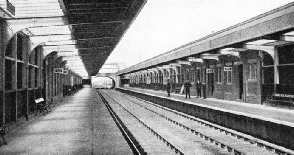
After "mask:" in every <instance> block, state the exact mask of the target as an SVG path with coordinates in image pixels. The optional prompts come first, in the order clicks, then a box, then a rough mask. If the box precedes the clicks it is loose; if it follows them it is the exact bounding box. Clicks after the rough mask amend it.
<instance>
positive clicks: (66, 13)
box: [5, 0, 147, 76]
mask: <svg viewBox="0 0 294 155" xmlns="http://www.w3.org/2000/svg"><path fill="white" fill-rule="evenodd" d="M11 2H12V4H13V5H14V6H15V8H16V9H17V12H16V14H15V16H14V17H13V18H7V19H6V20H7V25H8V26H9V28H10V29H11V31H12V33H14V34H15V33H17V32H19V31H22V33H24V34H26V35H27V36H29V37H30V40H31V41H32V42H33V46H32V48H35V47H36V46H39V45H41V46H43V49H44V50H45V53H51V52H52V51H57V52H58V53H60V55H63V56H64V59H67V58H68V57H66V56H69V57H70V56H79V57H78V59H79V62H81V63H82V64H83V65H85V67H84V68H85V69H86V70H87V72H88V74H89V75H95V74H97V73H98V72H99V69H100V68H101V67H102V66H103V64H104V62H105V61H106V59H107V58H108V56H109V55H110V54H111V52H112V50H113V49H114V48H115V47H116V45H117V44H118V42H119V41H120V39H121V38H122V37H123V34H124V33H125V32H126V30H127V29H128V27H129V26H130V24H131V23H132V21H133V20H134V19H135V17H136V15H137V14H138V13H139V12H140V10H141V9H142V7H143V6H144V4H145V3H146V2H147V0H99V1H97V0H44V1H39V0H26V1H22V0H11ZM7 39H9V38H7ZM5 42H8V40H7V41H5ZM61 53H62V54H61ZM71 63H72V62H71ZM79 65H80V64H79ZM70 67H71V68H72V69H74V67H75V66H74V65H71V66H70ZM82 68H83V67H82ZM74 70H76V69H74ZM86 76H87V75H86Z"/></svg>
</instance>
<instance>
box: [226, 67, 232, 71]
mask: <svg viewBox="0 0 294 155" xmlns="http://www.w3.org/2000/svg"><path fill="white" fill-rule="evenodd" d="M224 71H232V67H224Z"/></svg>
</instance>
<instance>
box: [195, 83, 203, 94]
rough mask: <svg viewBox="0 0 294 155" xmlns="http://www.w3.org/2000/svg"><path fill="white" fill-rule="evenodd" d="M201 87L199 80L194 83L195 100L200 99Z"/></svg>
mask: <svg viewBox="0 0 294 155" xmlns="http://www.w3.org/2000/svg"><path fill="white" fill-rule="evenodd" d="M201 87H202V83H201V82H200V81H199V80H197V82H196V90H197V98H201Z"/></svg>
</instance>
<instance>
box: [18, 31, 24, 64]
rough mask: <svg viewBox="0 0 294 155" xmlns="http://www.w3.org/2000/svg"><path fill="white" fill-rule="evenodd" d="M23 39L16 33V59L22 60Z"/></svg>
mask: <svg viewBox="0 0 294 155" xmlns="http://www.w3.org/2000/svg"><path fill="white" fill-rule="evenodd" d="M22 49H23V40H22V36H21V35H17V59H18V60H22V59H23V57H22V54H23V53H22Z"/></svg>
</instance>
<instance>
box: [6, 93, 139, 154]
mask: <svg viewBox="0 0 294 155" xmlns="http://www.w3.org/2000/svg"><path fill="white" fill-rule="evenodd" d="M7 141H8V145H3V146H0V154H1V155H4V154H9V155H10V154H30V155H32V154H33V155H47V154H50V155H52V154H60V155H72V154H78V155H81V154H111V155H121V154H133V153H132V151H131V149H130V147H129V146H128V144H127V142H126V141H125V139H124V137H123V136H122V134H121V132H120V131H119V129H118V127H117V126H116V124H115V122H114V121H113V119H112V118H111V116H110V114H109V112H108V111H107V109H106V107H105V106H104V104H103V103H102V101H101V99H100V98H99V97H98V95H97V93H96V90H95V89H91V88H84V89H82V90H80V91H79V92H77V93H76V94H75V95H74V96H70V97H67V98H66V99H65V100H64V101H63V102H61V103H59V104H58V105H56V106H55V107H54V108H52V112H49V113H48V114H47V115H45V116H41V117H37V118H35V119H34V120H33V121H31V122H30V123H28V124H26V125H25V126H23V127H22V128H20V129H19V130H17V131H16V132H14V133H11V134H10V135H8V138H7Z"/></svg>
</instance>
